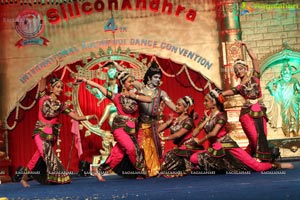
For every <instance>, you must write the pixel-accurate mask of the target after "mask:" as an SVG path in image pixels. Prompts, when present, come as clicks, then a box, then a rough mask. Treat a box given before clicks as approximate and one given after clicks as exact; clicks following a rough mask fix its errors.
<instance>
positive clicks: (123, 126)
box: [99, 94, 145, 177]
mask: <svg viewBox="0 0 300 200" xmlns="http://www.w3.org/2000/svg"><path fill="white" fill-rule="evenodd" d="M108 98H110V99H111V100H112V101H113V102H114V104H115V106H116V108H117V112H118V115H116V117H115V118H114V120H113V123H112V131H113V135H114V139H115V140H116V142H117V143H116V144H115V146H114V147H113V148H112V150H111V152H110V155H109V156H108V158H107V160H106V161H105V163H104V164H102V165H101V166H100V167H99V171H100V172H103V171H108V170H109V169H112V170H113V171H114V172H116V173H117V174H119V175H122V176H125V177H136V176H137V175H141V174H142V173H144V172H143V170H144V168H145V164H144V157H143V153H142V151H141V150H140V148H139V145H138V142H137V139H136V136H135V135H136V122H137V116H138V103H137V101H135V100H133V99H131V98H129V97H125V96H123V95H121V94H113V95H112V97H109V96H108ZM134 171H135V173H133V172H134ZM127 172H128V173H127ZM142 175H144V174H142Z"/></svg>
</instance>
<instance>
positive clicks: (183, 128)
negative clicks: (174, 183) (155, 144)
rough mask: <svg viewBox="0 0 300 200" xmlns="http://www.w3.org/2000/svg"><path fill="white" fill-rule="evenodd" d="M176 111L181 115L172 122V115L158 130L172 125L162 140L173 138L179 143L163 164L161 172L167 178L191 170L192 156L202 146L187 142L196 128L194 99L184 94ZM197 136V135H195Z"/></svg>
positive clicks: (178, 102) (164, 159)
mask: <svg viewBox="0 0 300 200" xmlns="http://www.w3.org/2000/svg"><path fill="white" fill-rule="evenodd" d="M176 112H177V113H178V114H179V116H178V117H177V118H176V119H175V120H174V122H173V123H172V124H171V122H172V117H171V118H169V119H168V120H167V121H166V122H165V123H163V124H161V125H160V126H159V128H158V132H161V131H162V130H163V129H166V128H167V127H170V131H171V135H170V136H167V137H161V140H162V141H168V140H173V142H174V144H176V145H177V147H175V148H174V149H172V150H170V151H169V152H167V153H166V155H165V156H164V158H163V162H162V165H161V174H162V175H163V176H165V177H167V178H172V177H179V176H183V175H185V174H187V173H189V172H190V171H191V163H190V161H189V159H190V156H191V155H192V154H193V153H194V152H195V151H196V150H197V149H198V150H199V148H200V146H198V145H196V146H191V145H187V144H186V143H187V142H188V141H189V140H190V139H191V138H192V135H193V134H192V130H193V129H194V127H195V126H194V99H192V98H191V97H190V96H184V97H182V98H180V99H178V101H177V104H176ZM195 136H196V135H195Z"/></svg>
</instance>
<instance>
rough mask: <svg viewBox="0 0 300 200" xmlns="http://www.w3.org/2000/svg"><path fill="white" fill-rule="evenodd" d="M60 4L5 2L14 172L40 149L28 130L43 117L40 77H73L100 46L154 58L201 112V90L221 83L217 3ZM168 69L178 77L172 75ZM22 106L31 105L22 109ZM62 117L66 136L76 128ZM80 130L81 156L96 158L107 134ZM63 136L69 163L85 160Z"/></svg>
mask: <svg viewBox="0 0 300 200" xmlns="http://www.w3.org/2000/svg"><path fill="white" fill-rule="evenodd" d="M37 2H39V1H37ZM41 2H43V1H41ZM55 2H56V1H54V3H50V4H43V5H41V4H32V5H28V4H24V3H23V4H21V3H14V4H4V5H1V7H0V8H1V12H0V15H1V23H2V25H1V27H0V34H1V38H4V39H3V40H2V42H1V45H2V48H1V55H0V56H1V59H0V62H1V63H0V64H1V69H2V70H3V71H2V74H3V78H4V79H3V80H2V83H3V84H2V89H1V90H2V91H1V93H2V101H1V102H2V105H1V108H2V112H1V118H0V119H4V120H6V119H7V118H8V121H7V122H8V125H9V128H10V129H12V130H11V131H9V155H10V157H11V159H12V161H13V168H12V169H13V170H14V169H15V168H16V167H17V166H18V165H24V164H26V162H27V161H28V160H29V158H30V156H31V155H32V153H33V152H34V150H35V148H34V144H33V142H32V141H31V139H30V135H31V132H32V129H33V127H34V123H35V121H36V119H37V106H36V105H34V99H35V97H36V85H37V82H38V80H39V79H40V78H41V77H42V76H46V77H49V76H51V74H52V75H56V76H58V77H63V79H64V81H65V82H66V83H68V82H70V81H73V79H72V78H71V76H70V74H69V71H68V70H69V69H71V70H73V71H76V65H77V64H78V63H79V65H81V66H83V64H82V62H83V61H82V60H85V59H86V58H89V57H90V55H91V52H94V53H96V54H98V53H99V50H104V51H105V54H109V53H110V50H109V49H110V48H111V51H112V52H117V51H118V50H119V48H120V49H122V51H126V50H127V51H129V52H131V53H134V52H135V53H137V54H138V55H140V58H139V60H140V62H144V63H145V64H149V62H150V61H151V60H153V59H156V60H157V61H158V63H159V64H160V66H161V68H162V69H163V70H164V71H165V74H164V75H165V78H164V79H163V81H164V84H163V85H162V88H163V89H165V90H166V91H167V92H168V93H169V95H170V97H171V98H172V99H173V100H174V101H176V99H177V98H178V97H181V96H183V95H191V96H192V97H193V98H194V99H195V100H196V103H197V107H196V108H197V112H198V113H199V114H202V111H203V105H202V102H203V96H204V93H203V92H202V89H204V88H205V86H208V85H209V84H210V83H209V82H212V83H213V84H212V86H213V87H214V85H216V86H217V87H220V86H221V78H220V72H219V57H220V55H219V52H218V48H219V41H218V27H217V22H216V14H215V12H216V11H215V1H213V0H181V1H176V0H174V1H171V0H169V1H167V0H153V1H151V0H150V1H148V0H144V1H143V0H136V1H133V0H131V1H130V0H118V1H117V0H97V1H92V0H87V1H71V2H68V3H64V4H56V3H55ZM143 58H146V61H143V60H142V59H143ZM80 63H81V64H80ZM67 69H68V70H67ZM184 69H185V71H184V73H182V70H184ZM170 74H172V76H166V75H170ZM174 74H178V75H179V74H180V76H173V75H174ZM174 87H175V89H174ZM206 89H207V88H206ZM68 90H69V89H68V88H67V89H66V91H65V92H68ZM3 91H5V93H4V92H3ZM204 92H205V91H204ZM66 99H67V97H66ZM93 101H95V99H94V100H93ZM4 102H5V103H4ZM19 102H21V105H22V106H21V107H20V103H19ZM24 107H26V108H29V109H27V111H24V109H22V108H24ZM16 108H18V109H16ZM97 112H101V109H100V111H99V110H98V111H97ZM167 112H168V111H167ZM84 114H90V113H84ZM61 121H62V122H63V123H64V124H66V125H64V126H63V128H62V130H61V131H62V133H65V132H70V129H71V126H70V123H69V122H70V119H69V118H67V117H61ZM106 126H107V124H106V125H104V127H106ZM80 134H81V137H82V140H84V141H83V149H84V152H83V153H84V155H83V157H81V159H84V160H88V161H91V156H92V155H96V154H99V149H100V148H101V138H99V137H98V136H95V135H92V136H91V137H89V138H85V139H83V138H84V133H82V132H81V133H80ZM61 139H62V141H63V142H64V145H63V146H62V161H63V164H64V165H68V164H69V163H68V162H70V156H71V157H76V159H71V162H72V163H71V164H70V168H69V169H70V170H76V165H77V162H78V159H79V158H77V155H76V153H75V152H73V151H75V149H72V143H71V141H72V136H70V135H69V136H67V135H64V134H63V135H62V138H61ZM19 149H22V151H21V150H19ZM24 149H26V151H24ZM70 149H71V151H70ZM70 152H71V153H72V152H73V153H72V154H71V153H70ZM13 170H12V171H13Z"/></svg>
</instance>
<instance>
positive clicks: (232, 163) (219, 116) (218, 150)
mask: <svg viewBox="0 0 300 200" xmlns="http://www.w3.org/2000/svg"><path fill="white" fill-rule="evenodd" d="M218 96H219V94H218V92H217V91H216V90H212V91H211V92H210V93H208V94H207V95H206V96H205V99H204V106H205V107H206V109H207V110H208V116H204V117H203V118H202V121H203V122H204V123H202V125H201V127H200V129H202V128H203V129H204V130H205V132H206V136H205V137H204V138H201V139H197V138H194V139H193V140H191V142H190V144H198V145H201V144H202V143H203V142H204V141H206V140H209V142H210V144H211V147H209V148H208V149H207V150H202V151H201V150H200V151H199V152H196V153H194V154H193V155H192V156H191V158H190V161H191V162H192V163H193V164H194V165H196V166H197V167H196V168H198V169H200V170H203V171H206V172H221V173H224V172H230V171H235V172H237V171H239V172H242V171H248V172H249V171H260V172H261V171H266V170H270V169H275V168H287V169H292V168H293V165H292V164H291V163H276V162H275V163H270V162H258V161H257V160H256V159H254V158H252V157H251V156H250V155H249V154H248V153H247V152H246V151H245V150H243V149H242V148H240V147H239V146H238V145H237V143H236V142H235V141H234V140H232V139H231V138H230V137H229V135H227V131H226V127H225V125H226V123H227V114H226V112H225V111H224V107H223V104H222V103H221V102H220V101H219V99H218ZM200 124H201V123H200Z"/></svg>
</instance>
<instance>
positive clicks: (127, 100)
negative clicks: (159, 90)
mask: <svg viewBox="0 0 300 200" xmlns="http://www.w3.org/2000/svg"><path fill="white" fill-rule="evenodd" d="M118 79H119V82H120V88H119V92H120V93H113V92H111V91H109V90H107V89H106V88H105V87H104V86H102V85H99V84H98V83H96V82H93V81H90V80H86V79H85V78H80V77H79V78H77V82H80V81H83V82H85V83H86V84H89V85H91V86H93V87H96V88H98V89H99V90H100V91H101V92H102V94H104V95H105V96H106V97H107V98H109V99H110V100H112V101H113V102H114V104H115V106H116V108H117V112H118V115H117V116H116V117H115V118H114V120H113V123H112V131H113V135H114V139H115V140H116V142H117V143H116V144H115V146H114V147H113V148H112V150H111V152H110V155H109V156H108V158H107V159H106V161H105V163H104V164H102V165H100V167H99V172H96V171H94V175H95V176H96V177H97V178H98V180H99V181H105V179H104V178H103V176H102V175H101V174H102V173H104V172H106V171H109V170H110V169H112V170H113V171H114V172H116V173H117V174H119V175H122V176H125V177H135V178H138V177H139V176H143V174H144V168H145V163H144V157H143V153H142V151H141V149H140V148H139V145H138V142H137V139H136V136H135V135H136V134H135V133H136V122H137V117H138V106H139V102H138V101H144V102H151V101H152V98H151V97H148V96H144V95H139V94H137V93H134V92H133V89H134V86H133V82H134V78H133V77H132V76H131V75H130V74H129V73H128V72H126V71H122V72H121V73H120V74H119V75H118ZM94 170H95V169H94Z"/></svg>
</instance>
